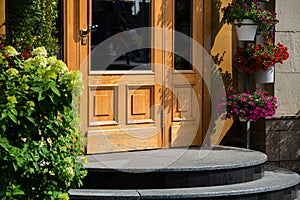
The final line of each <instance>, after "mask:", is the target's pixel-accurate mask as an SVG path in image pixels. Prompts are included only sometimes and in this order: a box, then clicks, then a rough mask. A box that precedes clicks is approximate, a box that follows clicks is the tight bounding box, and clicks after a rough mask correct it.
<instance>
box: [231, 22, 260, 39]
mask: <svg viewBox="0 0 300 200" xmlns="http://www.w3.org/2000/svg"><path fill="white" fill-rule="evenodd" d="M234 26H235V30H236V33H237V36H238V40H239V41H254V39H255V35H256V30H257V28H258V25H257V24H255V23H254V22H253V21H252V20H250V19H243V20H242V21H241V23H238V21H237V20H234Z"/></svg>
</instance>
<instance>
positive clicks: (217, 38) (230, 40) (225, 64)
mask: <svg viewBox="0 0 300 200" xmlns="http://www.w3.org/2000/svg"><path fill="white" fill-rule="evenodd" d="M212 2H213V3H212V50H211V55H212V57H213V59H214V61H215V63H216V65H217V67H218V68H220V69H221V70H222V72H221V74H222V77H223V81H224V85H225V88H226V89H228V88H231V87H232V86H233V71H232V60H233V59H232V58H233V55H232V53H233V52H235V49H236V46H235V44H237V41H236V37H235V35H233V34H234V32H233V31H232V30H233V29H232V25H227V24H223V22H222V17H223V16H222V11H221V9H222V8H223V7H225V6H227V5H228V3H231V2H232V0H212ZM232 124H233V120H226V121H225V124H224V126H223V127H222V125H223V124H222V120H221V119H220V120H218V121H216V127H215V130H222V133H221V136H220V135H219V134H213V135H212V138H211V143H212V144H219V143H220V141H221V140H222V138H223V137H224V136H225V134H226V132H227V131H228V130H229V128H230V127H231V126H232ZM214 136H215V137H214Z"/></svg>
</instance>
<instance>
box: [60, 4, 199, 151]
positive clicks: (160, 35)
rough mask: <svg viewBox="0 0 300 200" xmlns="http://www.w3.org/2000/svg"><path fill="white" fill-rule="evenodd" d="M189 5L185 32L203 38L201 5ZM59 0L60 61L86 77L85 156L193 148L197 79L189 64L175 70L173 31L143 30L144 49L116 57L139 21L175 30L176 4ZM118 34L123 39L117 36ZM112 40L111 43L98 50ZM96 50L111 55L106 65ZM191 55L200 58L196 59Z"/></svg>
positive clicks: (196, 124)
mask: <svg viewBox="0 0 300 200" xmlns="http://www.w3.org/2000/svg"><path fill="white" fill-rule="evenodd" d="M179 2H180V1H179ZM190 2H191V4H190V9H191V10H190V11H191V13H192V15H191V17H190V21H191V22H190V26H191V27H193V28H191V29H190V36H191V37H194V38H195V39H196V40H197V41H198V42H203V33H204V31H203V24H202V23H203V16H204V12H203V8H204V3H203V1H202V0H201V1H200V0H194V1H193V0H190ZM64 4H65V7H64V8H65V9H64V18H65V20H64V21H65V31H64V33H65V34H64V35H65V38H64V41H65V43H64V59H65V61H66V62H67V64H68V66H69V67H70V69H80V70H81V72H82V74H83V79H84V82H85V90H84V93H83V95H82V97H81V106H80V112H81V119H82V132H83V134H84V135H85V136H86V152H87V154H93V153H104V152H116V151H129V150H144V149H155V148H169V147H177V146H191V145H200V144H201V143H202V129H203V126H202V121H203V120H202V112H203V110H202V107H203V84H202V78H201V75H200V73H199V70H194V68H193V66H191V65H188V67H184V68H182V69H181V68H179V69H176V65H174V57H175V55H174V53H173V51H174V48H175V42H176V41H175V34H174V32H172V31H156V30H154V31H150V32H151V33H150V34H149V36H147V37H149V43H150V47H151V48H149V49H137V50H134V51H124V52H125V53H124V52H123V54H120V55H117V54H118V51H121V50H120V49H122V47H124V46H126V45H127V46H130V45H137V44H138V43H139V42H140V40H141V37H140V35H139V34H140V33H139V32H138V31H139V28H141V27H143V26H151V27H154V29H155V28H159V29H160V30H174V27H175V7H176V1H173V0H155V1H154V0H152V1H150V0H135V1H104V0H80V1H79V0H70V1H69V0H68V1H67V0H65V1H64ZM147 23H148V24H147ZM198 23H201V24H200V26H198ZM80 30H81V31H80ZM103 30H105V31H103ZM108 30H109V31H108ZM125 32H126V33H127V36H128V37H127V38H125V37H119V38H121V39H120V41H116V40H117V37H116V36H124V35H122V34H123V33H125ZM111 37H112V38H113V40H112V41H113V42H108V43H107V44H106V46H105V48H106V49H105V50H103V48H102V50H101V48H99V46H101V45H102V44H103V43H105V42H106V41H108V40H109V39H110V38H111ZM144 37H145V35H144ZM124 40H127V41H125V43H124ZM129 40H130V42H128V41H129ZM132 40H133V41H132ZM121 44H123V45H124V46H121ZM120 46H121V47H120ZM102 47H103V46H102ZM130 47H132V46H130ZM190 47H191V48H192V49H193V45H190ZM99 49H100V51H98V50H99ZM164 49H165V50H166V51H164ZM191 52H193V51H191ZM102 54H105V55H110V56H111V58H113V59H112V60H111V62H109V64H107V62H105V61H103V60H102V59H99V58H101V55H102ZM192 54H193V53H192ZM116 55H117V56H116ZM194 57H195V58H196V57H197V59H199V58H200V60H199V62H203V61H202V58H201V56H200V57H199V56H194V55H191V59H195V58H194ZM105 59H106V58H105ZM146 63H148V64H146ZM149 63H150V64H149ZM167 66H168V67H167ZM183 80H184V81H183ZM193 94H195V95H193ZM195 97H196V98H195ZM195 105H198V107H197V109H196V108H195Z"/></svg>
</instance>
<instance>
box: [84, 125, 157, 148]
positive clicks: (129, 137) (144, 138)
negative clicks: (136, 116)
mask: <svg viewBox="0 0 300 200" xmlns="http://www.w3.org/2000/svg"><path fill="white" fill-rule="evenodd" d="M159 144H161V130H160V129H158V128H156V127H142V128H122V129H111V130H95V131H88V133H87V152H88V153H89V154H93V153H107V152H118V151H129V150H144V149H156V148H160V145H159Z"/></svg>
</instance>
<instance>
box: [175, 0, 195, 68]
mask: <svg viewBox="0 0 300 200" xmlns="http://www.w3.org/2000/svg"><path fill="white" fill-rule="evenodd" d="M191 8H192V0H175V31H178V32H180V33H183V34H185V35H187V36H189V37H191V36H192V34H191V33H192V20H191V19H192V9H191ZM178 49H180V51H179V52H178ZM176 50H177V52H178V53H179V54H183V55H187V54H188V55H189V56H191V44H190V41H187V42H186V43H185V44H184V46H182V42H180V43H178V42H177V41H176V37H175V52H176ZM189 60H191V59H190V58H189ZM174 68H175V69H176V70H189V69H192V66H191V64H190V63H189V62H188V61H187V60H185V59H184V58H182V57H181V56H180V55H178V54H174Z"/></svg>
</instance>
